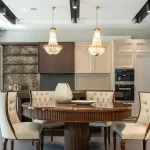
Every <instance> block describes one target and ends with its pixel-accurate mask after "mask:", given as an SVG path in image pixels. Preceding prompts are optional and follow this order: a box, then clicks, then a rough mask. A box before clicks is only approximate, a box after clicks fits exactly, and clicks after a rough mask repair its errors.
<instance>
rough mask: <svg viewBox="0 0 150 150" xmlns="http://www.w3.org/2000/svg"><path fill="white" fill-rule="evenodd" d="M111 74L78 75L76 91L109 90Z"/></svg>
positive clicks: (76, 77) (76, 76)
mask: <svg viewBox="0 0 150 150" xmlns="http://www.w3.org/2000/svg"><path fill="white" fill-rule="evenodd" d="M109 89H110V77H109V74H76V75H75V90H109Z"/></svg>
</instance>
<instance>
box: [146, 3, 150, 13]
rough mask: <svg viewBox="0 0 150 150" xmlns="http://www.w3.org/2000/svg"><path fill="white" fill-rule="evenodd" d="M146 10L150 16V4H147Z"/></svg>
mask: <svg viewBox="0 0 150 150" xmlns="http://www.w3.org/2000/svg"><path fill="white" fill-rule="evenodd" d="M146 9H147V13H148V14H149V13H150V4H149V3H147V5H146Z"/></svg>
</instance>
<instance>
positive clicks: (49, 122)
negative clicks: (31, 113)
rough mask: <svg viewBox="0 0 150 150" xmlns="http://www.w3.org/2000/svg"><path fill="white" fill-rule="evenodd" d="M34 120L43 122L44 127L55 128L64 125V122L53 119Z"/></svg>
mask: <svg viewBox="0 0 150 150" xmlns="http://www.w3.org/2000/svg"><path fill="white" fill-rule="evenodd" d="M33 122H36V123H40V124H42V127H43V128H53V127H58V126H63V125H64V123H63V122H53V121H47V120H38V119H35V120H34V121H33Z"/></svg>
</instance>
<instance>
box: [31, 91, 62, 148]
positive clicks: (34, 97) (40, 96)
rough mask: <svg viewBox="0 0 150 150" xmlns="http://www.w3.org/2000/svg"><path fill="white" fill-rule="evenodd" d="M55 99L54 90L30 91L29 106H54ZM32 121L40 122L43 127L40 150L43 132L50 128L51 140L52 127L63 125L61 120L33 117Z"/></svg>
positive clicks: (42, 136)
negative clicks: (53, 120)
mask: <svg viewBox="0 0 150 150" xmlns="http://www.w3.org/2000/svg"><path fill="white" fill-rule="evenodd" d="M56 104H57V103H56V100H55V98H54V91H30V106H33V107H55V106H56ZM33 122H36V123H40V124H41V125H42V127H43V130H42V133H41V150H43V143H44V133H45V132H46V130H48V129H50V133H51V141H53V129H54V128H57V127H61V126H63V125H64V123H62V122H52V121H47V120H38V119H35V120H34V121H33Z"/></svg>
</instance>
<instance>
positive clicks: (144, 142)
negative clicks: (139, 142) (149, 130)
mask: <svg viewBox="0 0 150 150" xmlns="http://www.w3.org/2000/svg"><path fill="white" fill-rule="evenodd" d="M146 142H147V141H146V140H143V150H146Z"/></svg>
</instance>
